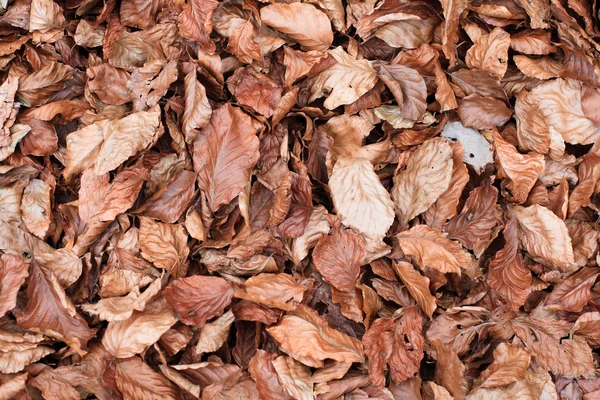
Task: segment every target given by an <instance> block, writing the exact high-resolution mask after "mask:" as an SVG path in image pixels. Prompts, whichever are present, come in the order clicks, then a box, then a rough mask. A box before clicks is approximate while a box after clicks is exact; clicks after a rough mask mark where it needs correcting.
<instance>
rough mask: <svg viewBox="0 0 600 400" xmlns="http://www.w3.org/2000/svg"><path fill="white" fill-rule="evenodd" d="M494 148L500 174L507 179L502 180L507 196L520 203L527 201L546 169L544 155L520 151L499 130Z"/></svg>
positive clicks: (495, 133) (495, 135)
mask: <svg viewBox="0 0 600 400" xmlns="http://www.w3.org/2000/svg"><path fill="white" fill-rule="evenodd" d="M494 150H495V153H496V164H497V167H498V172H499V173H498V176H499V177H500V178H504V179H505V180H503V181H502V189H503V191H504V192H505V193H504V194H505V196H506V197H507V198H508V199H510V200H512V201H514V202H516V203H518V204H521V203H523V202H525V200H527V195H528V194H529V192H530V191H531V188H532V187H533V185H534V184H535V182H536V180H537V177H538V176H539V175H540V174H541V173H542V171H543V170H544V166H545V161H544V156H543V155H541V154H538V153H533V152H531V153H528V154H521V153H519V152H518V151H517V149H516V148H515V146H513V145H512V144H510V143H508V142H507V141H506V140H504V139H503V138H502V136H500V134H498V132H494Z"/></svg>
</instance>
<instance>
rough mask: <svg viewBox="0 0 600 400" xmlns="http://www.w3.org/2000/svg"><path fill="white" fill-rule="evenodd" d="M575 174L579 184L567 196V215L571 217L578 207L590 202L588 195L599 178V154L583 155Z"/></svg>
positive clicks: (590, 194) (593, 190) (589, 195)
mask: <svg viewBox="0 0 600 400" xmlns="http://www.w3.org/2000/svg"><path fill="white" fill-rule="evenodd" d="M577 175H578V178H579V184H578V185H577V186H576V187H575V189H573V192H572V193H571V196H570V197H569V217H572V216H573V214H575V212H576V211H577V210H579V208H581V207H587V206H589V205H590V204H591V199H590V197H591V196H592V194H593V193H594V192H595V189H596V185H597V184H598V181H599V180H600V155H598V154H596V153H588V154H586V155H584V156H583V157H582V159H581V163H580V164H579V166H578V169H577Z"/></svg>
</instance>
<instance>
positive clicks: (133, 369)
mask: <svg viewBox="0 0 600 400" xmlns="http://www.w3.org/2000/svg"><path fill="white" fill-rule="evenodd" d="M114 368H115V384H116V386H117V388H118V389H119V391H120V392H121V393H122V394H123V398H130V399H134V398H135V399H140V400H150V399H157V398H160V399H178V398H179V392H178V390H177V389H176V388H175V386H174V385H173V384H172V383H171V382H170V381H169V380H168V379H167V378H165V377H164V376H163V375H162V374H159V373H158V372H155V371H154V370H153V369H152V368H150V367H149V366H148V364H146V363H145V362H144V361H142V359H141V358H139V357H133V358H130V359H127V360H120V361H119V362H118V363H116V365H115V367H114Z"/></svg>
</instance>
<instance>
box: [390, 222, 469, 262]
mask: <svg viewBox="0 0 600 400" xmlns="http://www.w3.org/2000/svg"><path fill="white" fill-rule="evenodd" d="M396 237H397V238H398V244H399V245H400V248H401V249H402V251H403V252H404V253H405V254H406V255H410V256H413V257H415V259H416V260H417V263H418V264H419V265H420V266H421V268H433V269H436V270H438V271H440V272H442V273H447V272H453V273H458V274H460V268H461V267H463V268H467V267H469V266H470V265H471V256H470V255H469V253H467V252H466V251H465V250H463V249H462V246H461V245H460V244H459V243H457V242H454V241H452V240H450V239H448V238H446V237H445V236H444V235H443V234H442V233H441V232H440V231H438V230H435V229H431V228H430V227H428V226H427V225H416V226H414V227H412V228H411V229H409V230H407V231H404V232H401V233H399V234H398V235H396Z"/></svg>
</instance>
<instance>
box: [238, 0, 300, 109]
mask: <svg viewBox="0 0 600 400" xmlns="http://www.w3.org/2000/svg"><path fill="white" fill-rule="evenodd" d="M292 4H300V3H292ZM263 10H264V9H263ZM227 87H228V88H229V91H230V92H231V93H233V95H234V96H235V97H236V98H237V100H238V101H239V103H240V104H242V105H245V106H248V107H251V108H252V109H254V110H255V111H256V112H258V113H259V114H262V115H264V116H265V117H267V118H269V117H272V116H273V114H274V113H275V111H276V110H277V106H278V105H279V103H280V101H281V94H282V93H281V86H279V85H278V84H277V83H276V82H275V81H273V80H272V79H270V78H268V77H267V76H265V75H263V74H261V73H258V72H256V71H255V70H254V68H252V67H246V68H240V69H238V70H237V71H236V72H235V73H234V74H233V75H232V76H231V77H230V78H229V79H227Z"/></svg>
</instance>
